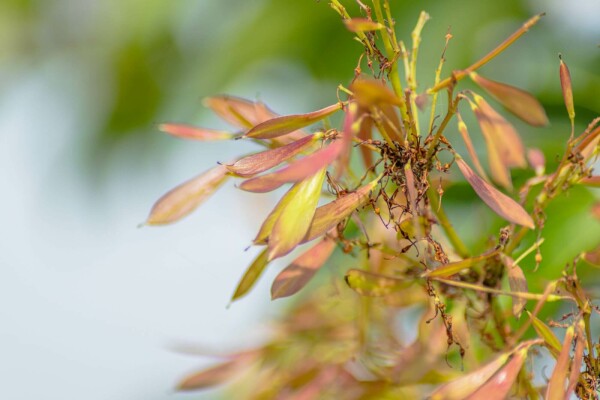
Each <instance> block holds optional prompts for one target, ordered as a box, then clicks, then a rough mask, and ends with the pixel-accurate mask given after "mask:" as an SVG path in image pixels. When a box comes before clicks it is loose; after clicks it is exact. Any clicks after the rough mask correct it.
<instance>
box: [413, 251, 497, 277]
mask: <svg viewBox="0 0 600 400" xmlns="http://www.w3.org/2000/svg"><path fill="white" fill-rule="evenodd" d="M498 254H499V251H498V250H494V251H490V252H488V253H485V254H482V255H480V256H477V257H471V258H466V259H464V260H460V261H455V262H451V263H448V264H444V265H442V266H440V267H438V268H436V269H434V270H430V271H427V272H425V273H423V275H422V276H423V277H428V278H448V277H450V276H452V275H454V274H457V273H459V272H460V271H462V270H463V269H466V268H471V267H473V266H475V265H477V264H478V263H480V262H481V261H484V260H487V259H488V258H491V257H494V256H496V255H498Z"/></svg>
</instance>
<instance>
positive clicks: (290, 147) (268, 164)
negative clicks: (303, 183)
mask: <svg viewBox="0 0 600 400" xmlns="http://www.w3.org/2000/svg"><path fill="white" fill-rule="evenodd" d="M321 137H322V135H321V134H315V135H309V136H305V137H303V138H301V139H299V140H296V141H295V142H292V143H289V144H287V145H285V146H281V147H277V148H275V149H271V150H266V151H263V152H260V153H256V154H252V155H250V156H248V157H244V158H242V159H240V160H238V161H236V162H234V163H233V164H231V165H226V167H227V169H228V170H229V171H231V172H233V173H234V174H236V175H239V176H243V177H249V176H252V175H256V174H259V173H261V172H264V171H267V170H269V169H271V168H273V167H275V166H276V165H279V164H281V163H282V162H284V161H286V160H289V159H290V158H292V157H294V156H295V155H297V154H299V153H301V152H302V151H304V150H306V149H307V148H309V147H310V146H311V145H313V144H314V143H315V142H316V141H317V139H319V138H321Z"/></svg>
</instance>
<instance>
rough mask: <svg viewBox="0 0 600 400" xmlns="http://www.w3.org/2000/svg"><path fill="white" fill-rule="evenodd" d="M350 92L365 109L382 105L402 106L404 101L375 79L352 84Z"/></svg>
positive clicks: (361, 80)
mask: <svg viewBox="0 0 600 400" xmlns="http://www.w3.org/2000/svg"><path fill="white" fill-rule="evenodd" d="M350 90H352V93H354V98H355V99H356V101H357V102H358V103H359V104H360V105H361V106H363V107H367V108H369V107H371V106H374V105H380V104H393V105H397V106H399V105H401V104H402V100H401V99H400V98H399V97H398V96H396V95H395V94H394V92H392V91H391V90H390V89H389V88H388V87H387V86H385V85H384V84H383V83H381V82H380V81H377V80H373V79H358V80H356V81H354V83H352V85H351V86H350Z"/></svg>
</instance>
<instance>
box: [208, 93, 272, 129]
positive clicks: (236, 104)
mask: <svg viewBox="0 0 600 400" xmlns="http://www.w3.org/2000/svg"><path fill="white" fill-rule="evenodd" d="M203 104H204V105H205V106H206V107H208V108H210V109H211V110H212V111H213V112H214V113H215V114H217V115H218V116H219V117H221V118H223V119H224V120H225V121H227V122H229V123H230V124H232V125H234V126H238V127H240V128H246V129H248V128H252V127H253V126H254V125H256V124H259V123H260V122H262V121H263V120H264V118H265V117H268V118H273V116H271V115H269V114H270V113H269V112H268V111H270V110H268V108H266V107H265V106H264V105H263V104H262V103H255V102H253V101H250V100H246V99H242V98H239V97H233V96H213V97H207V98H205V99H204V100H203ZM261 114H262V115H261Z"/></svg>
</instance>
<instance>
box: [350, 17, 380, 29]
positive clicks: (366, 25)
mask: <svg viewBox="0 0 600 400" xmlns="http://www.w3.org/2000/svg"><path fill="white" fill-rule="evenodd" d="M344 25H346V28H348V30H349V31H350V32H370V31H378V30H381V29H385V26H383V25H382V24H380V23H379V22H375V21H373V20H370V19H367V18H350V19H345V20H344Z"/></svg>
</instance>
